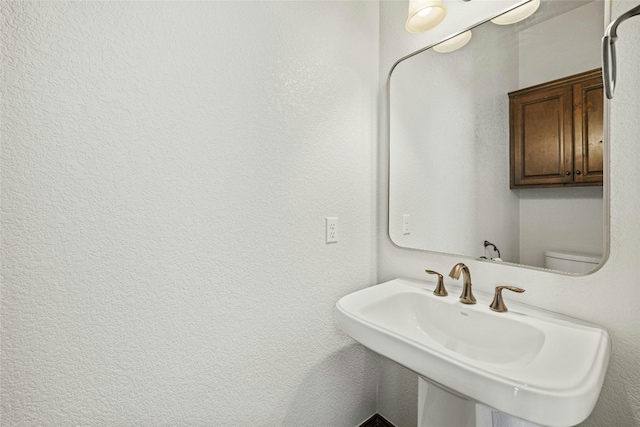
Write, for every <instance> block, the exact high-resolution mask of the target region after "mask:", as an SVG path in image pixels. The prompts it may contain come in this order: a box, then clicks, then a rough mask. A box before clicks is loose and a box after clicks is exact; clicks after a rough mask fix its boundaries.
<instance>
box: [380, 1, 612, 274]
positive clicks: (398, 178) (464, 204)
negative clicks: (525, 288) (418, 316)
mask: <svg viewBox="0 0 640 427" xmlns="http://www.w3.org/2000/svg"><path fill="white" fill-rule="evenodd" d="M530 3H531V2H530ZM530 3H526V4H530ZM605 7H608V3H607V2H602V1H586V0H569V1H563V0H553V1H550V0H542V1H541V4H540V6H539V8H538V10H537V11H536V13H535V14H533V15H531V16H530V17H529V18H527V19H525V20H523V21H520V22H517V23H515V24H513V25H505V26H502V25H495V24H494V23H491V22H490V21H487V22H486V23H484V24H482V25H479V26H476V27H473V28H471V29H472V30H473V34H474V35H473V38H472V39H471V40H470V41H469V42H468V44H467V45H466V47H465V48H464V49H460V50H456V51H455V52H452V53H450V54H447V55H441V54H438V53H436V52H435V51H434V49H430V48H425V49H421V50H419V51H417V52H414V53H413V54H411V55H408V56H406V57H404V58H402V59H401V60H399V61H398V62H397V63H396V64H395V65H394V66H393V67H392V69H391V72H390V73H389V79H388V85H387V90H388V114H389V117H388V118H389V122H388V124H389V206H388V207H389V224H388V232H389V236H390V238H391V241H392V242H393V243H394V244H395V245H397V246H399V247H402V248H410V249H418V250H425V251H435V252H441V253H447V254H452V255H462V256H466V257H470V258H475V259H479V258H481V257H483V256H484V257H486V258H488V259H487V262H501V261H504V262H507V263H512V264H519V265H524V266H529V267H534V268H550V269H553V270H556V271H563V272H568V273H584V272H586V271H590V270H593V269H595V268H596V267H597V266H598V264H599V263H600V262H601V260H602V258H603V254H604V253H605V247H606V245H607V243H606V242H607V241H608V236H607V235H605V226H604V224H605V210H606V209H607V202H606V200H605V199H604V197H603V193H604V187H603V185H602V179H600V180H599V181H590V182H586V181H584V180H585V177H584V175H585V174H584V169H583V168H578V167H575V168H574V170H573V172H572V171H570V170H568V169H565V168H564V165H563V169H562V171H561V173H562V177H559V179H560V180H561V181H558V182H559V183H550V184H549V183H547V184H545V185H544V186H541V185H537V187H536V188H532V187H533V186H529V187H530V188H521V189H510V176H511V173H512V171H511V167H510V139H512V138H511V137H510V136H511V135H510V134H511V132H513V130H510V111H509V108H510V107H509V96H508V94H509V93H513V92H517V91H520V90H524V89H525V88H530V87H535V86H537V85H542V84H548V85H549V86H553V84H552V83H550V82H554V81H556V80H559V79H562V78H565V77H568V76H575V75H579V74H582V73H583V74H585V75H586V74H589V75H591V73H585V72H586V71H592V70H594V69H598V68H600V67H601V63H600V60H601V53H600V45H601V38H602V34H603V31H604V28H605V26H606V24H605V11H604V8H605ZM567 81H569V86H567V88H566V89H563V91H562V93H561V94H560V95H558V96H559V98H557V99H558V100H560V101H558V102H557V103H556V104H554V106H553V108H556V107H557V106H558V105H562V106H566V105H569V106H571V105H575V103H576V102H577V101H576V99H578V98H579V100H581V102H583V111H582V114H583V115H584V117H587V118H588V120H586V119H585V120H586V121H585V122H584V123H582V125H583V126H582V127H580V129H579V130H580V132H581V133H582V134H584V135H586V136H585V138H586V139H585V141H587V142H585V144H587V146H584V147H579V146H578V144H577V143H576V145H575V146H574V145H569V146H565V145H562V146H560V145H558V147H556V148H553V149H555V150H557V151H553V149H550V148H549V147H546V148H544V149H542V150H540V151H541V153H542V154H541V155H540V156H541V157H544V156H546V157H551V158H552V159H553V157H554V155H556V156H557V157H556V158H557V159H558V162H559V161H560V160H559V159H560V158H562V159H564V160H563V161H569V162H572V163H573V162H575V160H574V157H572V152H575V153H577V152H580V153H582V152H585V153H589V152H590V151H589V150H590V149H592V148H594V149H599V150H600V151H599V152H600V153H603V152H606V145H607V141H606V140H605V138H603V137H600V138H598V139H597V140H593V139H594V138H595V137H594V136H593V135H592V134H593V132H592V131H593V129H595V128H596V125H597V124H598V122H599V123H600V125H599V126H600V129H601V132H603V133H604V134H605V135H607V132H606V126H608V123H607V120H606V117H604V113H601V115H600V116H599V118H598V117H597V115H596V113H597V110H598V108H597V107H600V110H606V109H603V108H602V105H603V102H604V101H602V100H601V101H599V100H598V96H599V97H600V98H602V82H600V83H599V84H600V88H599V89H598V88H597V87H596V88H592V87H591V86H587V85H582V86H576V84H574V83H575V81H576V79H575V78H573V79H569V80H567ZM592 89H593V90H592ZM598 90H599V91H600V92H598ZM574 92H575V93H576V96H575V97H574V98H573V99H570V98H569V96H570V94H572V93H574ZM554 96H555V95H554ZM554 99H555V98H554ZM525 104H526V103H524V104H523V105H525ZM526 105H529V104H526ZM549 106H551V103H549V104H548V105H547V104H544V103H543V104H541V106H534V107H531V108H530V110H525V112H527V114H528V112H529V111H534V112H537V113H536V114H538V113H539V114H541V115H543V116H544V117H545V118H546V119H548V120H547V123H553V120H556V119H554V118H553V117H551V116H549V114H550V113H549V112H550V111H551V110H553V109H552V108H550V107H549ZM548 107H549V108H548ZM522 108H525V109H526V108H529V107H526V106H525V107H522ZM553 111H555V110H553ZM594 112H596V113H594ZM558 114H560V116H559V117H562V119H561V120H560V119H558V120H560V121H559V122H556V123H558V125H557V126H556V127H558V128H560V127H561V128H562V129H563V133H562V135H560V137H558V138H557V139H558V141H561V142H562V143H563V144H564V143H571V141H570V140H571V139H572V138H573V135H574V133H576V132H578V129H577V127H576V128H575V129H573V128H572V126H574V125H573V122H576V124H575V126H578V121H579V118H578V117H577V113H575V112H571V113H569V112H566V111H565V112H564V113H563V112H562V111H558ZM603 122H604V124H603ZM534 127H535V126H534ZM523 129H524V130H523V131H522V132H525V133H527V135H528V134H530V133H531V132H532V128H531V127H527V125H526V124H525V125H523ZM538 131H539V132H538V133H540V134H542V135H543V136H544V135H551V137H554V138H555V136H554V135H553V129H551V130H549V128H546V127H542V128H539V129H538ZM551 137H550V138H551ZM589 138H591V139H589ZM592 140H593V141H592ZM601 141H602V142H601ZM592 144H593V147H592ZM603 147H605V148H604V149H603ZM554 153H556V154H554ZM528 155H529V154H527V153H526V156H528ZM526 156H523V159H522V160H520V161H521V162H523V163H522V165H525V167H524V168H523V170H525V172H526V171H528V170H529V169H535V168H532V167H530V166H531V161H532V160H531V158H532V157H526ZM583 157H584V156H583ZM587 157H588V156H587ZM587 157H585V158H584V161H585V162H587V164H589V165H591V163H588V162H589V161H591V160H593V159H590V158H587ZM594 158H595V157H594ZM553 167H557V165H555V166H553V165H552V168H553ZM590 167H592V168H593V166H592V165H591V166H590ZM603 167H604V168H605V172H604V180H606V179H607V178H608V175H607V171H606V167H607V162H606V156H605V161H604V162H603V166H600V168H601V171H600V172H599V173H600V174H601V176H602V175H603V172H602V168H603ZM542 169H543V172H544V168H542ZM567 171H569V174H570V175H571V176H570V177H567V176H565V173H566V172H567ZM578 171H579V172H578ZM535 173H538V172H535ZM541 173H542V172H541ZM567 180H569V181H567ZM581 180H582V181H581ZM523 187H524V186H523ZM409 221H410V227H409V226H408V222H409ZM485 241H489V242H491V245H492V246H490V247H489V248H487V247H486V246H485V245H484V242H485ZM491 247H496V248H497V247H499V248H500V255H498V256H496V255H497V253H494V252H487V251H489V249H490V248H491ZM558 254H560V255H558ZM487 255H489V256H487ZM564 255H566V258H567V259H563V256H564ZM551 257H553V259H554V261H558V260H560V259H562V260H563V261H566V263H564V264H563V263H560V264H554V263H551V262H549V263H548V264H547V262H546V260H547V258H551ZM491 258H498V259H497V260H495V261H492V260H491ZM574 262H577V263H580V264H581V268H580V269H574V268H573V266H571V265H569V264H571V263H574ZM565 265H569V266H566V267H565Z"/></svg>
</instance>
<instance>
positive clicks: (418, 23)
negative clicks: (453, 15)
mask: <svg viewBox="0 0 640 427" xmlns="http://www.w3.org/2000/svg"><path fill="white" fill-rule="evenodd" d="M429 8H430V9H431V10H430V12H429V13H426V14H425V13H422V14H420V12H421V11H424V10H425V9H429ZM445 16H447V9H446V8H445V7H444V5H443V4H442V1H441V0H409V16H408V17H407V23H406V25H405V27H406V29H407V31H408V32H410V33H423V32H425V31H429V30H430V29H432V28H434V27H435V26H436V25H438V24H439V23H441V22H442V20H443V19H444V17H445Z"/></svg>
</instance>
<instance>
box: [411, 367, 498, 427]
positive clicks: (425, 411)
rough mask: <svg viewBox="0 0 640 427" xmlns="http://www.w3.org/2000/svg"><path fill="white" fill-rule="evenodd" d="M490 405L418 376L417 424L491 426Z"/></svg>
mask: <svg viewBox="0 0 640 427" xmlns="http://www.w3.org/2000/svg"><path fill="white" fill-rule="evenodd" d="M491 412H492V411H491V409H489V408H487V407H485V406H482V405H478V404H477V403H476V402H475V401H473V400H469V399H467V398H465V397H463V396H461V395H459V394H457V393H455V392H453V391H451V390H448V389H446V388H445V387H443V386H438V385H434V384H433V383H431V382H429V381H427V380H425V379H424V378H422V377H418V427H491V426H492V414H491Z"/></svg>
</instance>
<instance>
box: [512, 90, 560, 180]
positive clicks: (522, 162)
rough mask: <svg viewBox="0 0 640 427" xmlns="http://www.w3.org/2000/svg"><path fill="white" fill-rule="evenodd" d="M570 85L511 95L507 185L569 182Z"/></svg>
mask: <svg viewBox="0 0 640 427" xmlns="http://www.w3.org/2000/svg"><path fill="white" fill-rule="evenodd" d="M571 92H572V88H571V85H565V86H560V87H553V88H549V89H545V90H539V91H535V92H532V93H528V94H526V95H522V96H518V97H514V98H511V100H510V105H509V111H510V116H511V117H510V120H511V133H512V134H511V147H510V149H511V169H512V170H511V172H512V173H511V188H517V187H519V186H530V185H550V186H554V185H563V184H567V183H571V182H573V176H572V175H573V173H572V163H573V149H572V145H573V144H572V136H573V135H572V131H571V128H572V123H571V121H572V119H573V118H572V111H573V108H572V106H573V102H572V93H571Z"/></svg>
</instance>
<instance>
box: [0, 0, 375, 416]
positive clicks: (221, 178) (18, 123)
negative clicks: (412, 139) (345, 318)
mask: <svg viewBox="0 0 640 427" xmlns="http://www.w3.org/2000/svg"><path fill="white" fill-rule="evenodd" d="M1 7H2V60H3V63H2V67H1V69H2V73H3V75H2V168H1V169H2V227H3V228H2V276H3V277H2V424H3V425H7V426H9V425H146V426H152V425H223V426H247V425H256V426H259V425H264V426H267V425H268V426H272V425H289V426H316V425H317V426H341V425H344V426H354V425H357V424H358V423H360V422H361V421H363V420H364V419H365V418H366V417H368V416H370V415H371V414H372V413H374V412H375V409H376V406H375V405H376V403H375V399H376V396H375V389H376V371H377V369H376V366H377V361H376V357H375V356H374V355H372V354H371V353H370V352H368V351H367V350H365V349H363V348H362V347H361V346H358V345H355V344H354V343H353V341H352V340H351V339H350V338H348V337H347V336H345V335H344V334H342V333H341V332H340V331H338V329H337V327H336V326H335V323H334V320H333V310H334V304H335V302H336V301H337V300H338V298H339V297H341V296H343V295H345V294H347V293H349V292H352V291H354V290H356V289H359V288H362V287H364V286H368V285H370V284H372V283H374V282H375V257H376V253H375V244H376V240H375V227H376V224H375V221H374V217H375V205H376V200H375V187H376V179H375V173H376V170H375V167H376V164H375V158H376V148H375V147H376V133H377V129H376V120H377V113H376V112H377V99H376V98H377V80H378V74H377V58H378V5H377V4H376V3H372V2H137V3H134V2H86V3H81V2H74V3H71V2H68V3H67V2H45V3H30V2H20V1H19V2H5V1H3V2H2V5H1ZM333 215H335V216H338V217H339V218H340V241H339V243H337V244H333V245H326V244H325V243H324V218H325V216H333Z"/></svg>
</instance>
